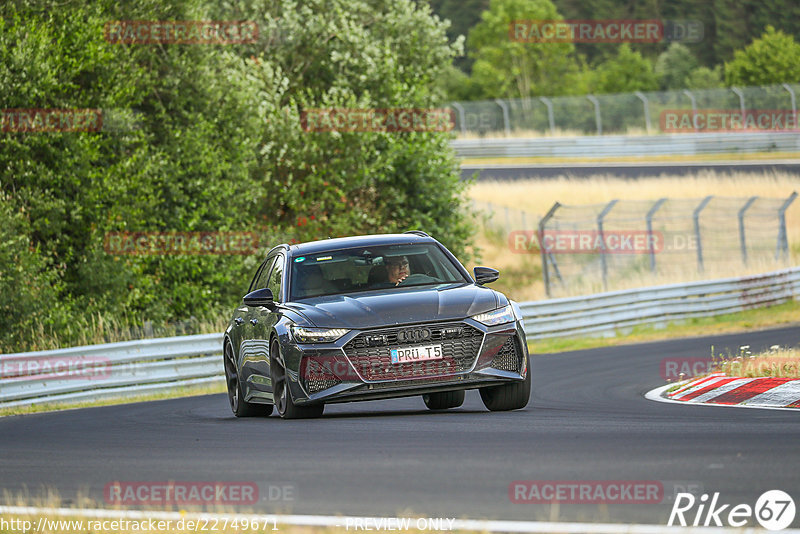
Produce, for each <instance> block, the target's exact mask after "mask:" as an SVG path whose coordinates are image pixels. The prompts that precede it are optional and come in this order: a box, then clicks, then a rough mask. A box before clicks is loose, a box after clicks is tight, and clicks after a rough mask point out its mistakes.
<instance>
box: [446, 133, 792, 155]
mask: <svg viewBox="0 0 800 534" xmlns="http://www.w3.org/2000/svg"><path fill="white" fill-rule="evenodd" d="M451 146H452V147H453V149H454V150H455V152H456V155H457V156H458V157H460V158H512V157H517V158H518V157H557V158H575V157H587V156H591V157H614V156H667V155H681V156H694V155H698V154H741V153H749V152H800V134H798V133H796V132H794V133H793V132H768V133H767V132H764V133H749V132H735V133H680V134H663V135H587V136H574V137H533V138H484V139H455V140H453V141H451Z"/></svg>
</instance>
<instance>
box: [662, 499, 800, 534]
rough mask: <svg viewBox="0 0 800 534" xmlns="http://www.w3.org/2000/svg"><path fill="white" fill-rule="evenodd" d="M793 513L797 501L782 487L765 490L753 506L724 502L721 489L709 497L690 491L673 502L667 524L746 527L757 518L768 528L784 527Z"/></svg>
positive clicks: (792, 517)
mask: <svg viewBox="0 0 800 534" xmlns="http://www.w3.org/2000/svg"><path fill="white" fill-rule="evenodd" d="M794 516H795V506H794V500H793V499H792V498H791V497H790V496H789V494H788V493H786V492H785V491H781V490H769V491H766V492H764V493H763V494H762V495H761V496H760V497H759V498H758V500H757V501H756V505H755V506H754V507H751V506H750V505H749V504H737V505H735V506H733V505H731V504H727V503H721V502H720V499H719V492H715V493H714V494H713V495H712V496H711V499H710V500H709V496H708V494H706V493H704V494H702V495H701V496H700V498H699V499H698V498H696V497H695V496H694V495H692V494H691V493H679V494H678V496H677V497H676V498H675V503H674V504H673V505H672V511H671V512H670V514H669V522H668V523H667V525H668V526H673V525H680V526H682V527H685V526H689V525H690V524H691V526H694V527H698V526H704V527H709V526H712V525H713V526H717V527H721V526H724V524H725V523H727V524H728V525H729V526H732V527H743V526H745V525H746V524H747V523H748V522H751V521H752V519H753V518H755V520H756V521H757V522H758V524H759V525H761V526H762V527H763V528H765V529H767V530H783V529H784V528H786V527H788V526H789V525H791V524H792V521H794ZM690 522H691V523H690ZM751 524H752V523H751Z"/></svg>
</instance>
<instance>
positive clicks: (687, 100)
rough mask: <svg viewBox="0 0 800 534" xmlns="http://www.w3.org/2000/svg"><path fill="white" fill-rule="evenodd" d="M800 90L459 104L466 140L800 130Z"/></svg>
mask: <svg viewBox="0 0 800 534" xmlns="http://www.w3.org/2000/svg"><path fill="white" fill-rule="evenodd" d="M798 95H800V84H788V83H785V84H781V85H769V86H760V87H742V88H738V87H730V88H721V89H692V90H689V89H683V90H674V91H650V92H641V91H637V92H635V93H617V94H608V95H586V96H560V97H535V98H524V99H496V100H484V101H475V102H453V103H451V104H450V105H451V107H452V108H453V110H454V112H455V113H454V115H455V131H456V132H457V133H460V134H462V135H479V136H484V135H495V134H499V135H509V136H524V135H558V134H574V135H586V134H597V135H602V134H659V133H681V132H686V133H689V132H691V133H696V132H711V131H715V132H718V131H798V121H797V96H798Z"/></svg>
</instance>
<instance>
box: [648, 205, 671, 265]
mask: <svg viewBox="0 0 800 534" xmlns="http://www.w3.org/2000/svg"><path fill="white" fill-rule="evenodd" d="M666 201H667V199H666V198H659V199H658V200H657V201H656V203H655V204H653V207H652V208H650V211H648V212H647V216H646V218H645V220H646V221H647V240H648V242H649V247H650V272H651V273H654V272H656V251H655V243H654V242H653V215H655V214H656V212H657V211H658V208H660V207H661V206H662V204H664V202H666ZM661 246H662V250H663V247H664V245H663V244H662V245H661Z"/></svg>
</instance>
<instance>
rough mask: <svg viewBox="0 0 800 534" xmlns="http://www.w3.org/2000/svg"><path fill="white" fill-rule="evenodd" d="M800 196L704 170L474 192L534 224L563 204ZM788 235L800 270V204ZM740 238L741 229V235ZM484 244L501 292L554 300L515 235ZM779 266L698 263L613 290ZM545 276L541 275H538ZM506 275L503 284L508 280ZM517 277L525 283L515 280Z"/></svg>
mask: <svg viewBox="0 0 800 534" xmlns="http://www.w3.org/2000/svg"><path fill="white" fill-rule="evenodd" d="M797 190H800V177H798V176H795V175H791V174H789V173H781V172H773V173H736V174H717V173H715V172H713V171H701V172H699V173H697V174H696V175H690V176H675V175H661V176H659V177H654V178H647V179H638V180H630V179H623V178H619V177H616V176H613V175H598V176H596V177H591V178H570V177H562V178H558V179H547V180H519V181H481V182H478V183H475V184H473V185H472V186H471V187H470V189H469V192H468V194H469V197H470V198H472V199H474V200H476V201H479V202H491V203H492V204H493V205H495V206H508V207H509V208H513V209H516V210H523V211H525V212H527V213H528V214H529V215H531V216H532V217H531V219H534V220H531V219H529V221H530V225H531V228H533V227H534V224H535V222H536V221H535V219H536V218H538V217H542V216H544V215H545V213H547V211H548V210H549V209H550V208H551V207H552V206H553V204H554V203H555V202H556V201H558V202H560V203H561V204H565V205H571V206H575V205H585V204H600V203H607V202H609V201H611V200H613V199H620V200H652V201H655V200H657V199H659V198H662V197H669V198H672V199H686V198H695V199H696V198H702V197H705V196H707V195H714V196H720V197H750V196H760V197H773V198H787V197H789V195H790V194H791V193H792V192H793V191H797ZM786 226H787V236H788V240H789V248H790V262H789V263H790V264H791V265H798V264H800V200H796V201H795V202H794V203H793V204H792V205H791V206H790V208H789V209H788V210H787V212H786ZM734 231H735V229H734ZM476 244H477V246H478V247H480V249H481V261H480V263H481V264H483V265H490V266H496V267H497V268H498V269H500V270H501V271H507V272H509V273H510V274H511V275H512V276H511V278H512V280H509V277H508V276H506V277H505V279H506V284H503V287H502V288H501V287H498V289H501V290H504V291H508V293H509V294H510V296H511V297H512V298H514V299H515V300H520V301H525V300H537V299H542V298H546V295H545V290H544V284H543V282H542V279H541V260H540V258H539V256H538V255H536V254H514V253H512V252H511V251H510V250H509V246H508V243H507V235H506V234H505V233H502V232H496V231H492V230H490V229H489V228H484V232H483V233H482V234H481V235H479V236H476ZM775 268H776V266H775V265H774V264H767V263H764V262H751V264H750V265H749V266H748V267H744V266H742V265H741V263H740V262H738V261H732V262H730V263H728V264H726V265H711V266H708V268H706V270H705V272H704V273H703V274H699V273H697V271H696V267H695V265H693V264H687V265H685V266H683V267H682V268H680V269H677V270H675V271H674V272H670V273H669V274H667V275H666V276H664V275H662V276H659V277H654V276H652V275H650V274H649V273H642V274H636V275H631V276H626V277H624V278H623V279H619V280H612V281H611V283H610V284H609V287H608V289H609V290H613V289H628V288H634V287H645V286H650V285H658V284H667V283H679V282H686V281H692V280H701V279H703V280H705V279H714V278H723V277H729V276H742V275H747V274H758V273H762V272H766V271H770V270H774V269H775ZM537 269H538V270H537ZM534 271H536V274H535V276H528V277H527V278H526V279H519V277H518V276H515V275H518V273H520V272H534ZM503 278H504V277H503V276H502V275H501V280H503ZM513 278H517V279H513ZM599 291H603V287H602V285H600V284H599V283H596V282H586V283H583V284H581V285H572V286H570V287H567V288H564V289H563V290H561V291H560V292H558V293H557V295H555V296H567V295H581V294H589V293H594V292H599Z"/></svg>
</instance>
